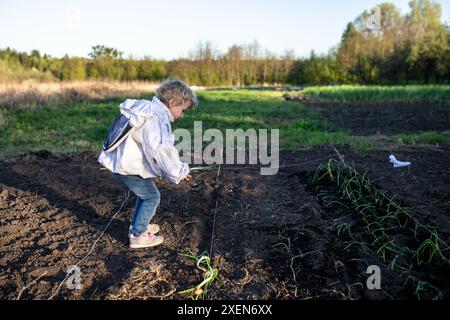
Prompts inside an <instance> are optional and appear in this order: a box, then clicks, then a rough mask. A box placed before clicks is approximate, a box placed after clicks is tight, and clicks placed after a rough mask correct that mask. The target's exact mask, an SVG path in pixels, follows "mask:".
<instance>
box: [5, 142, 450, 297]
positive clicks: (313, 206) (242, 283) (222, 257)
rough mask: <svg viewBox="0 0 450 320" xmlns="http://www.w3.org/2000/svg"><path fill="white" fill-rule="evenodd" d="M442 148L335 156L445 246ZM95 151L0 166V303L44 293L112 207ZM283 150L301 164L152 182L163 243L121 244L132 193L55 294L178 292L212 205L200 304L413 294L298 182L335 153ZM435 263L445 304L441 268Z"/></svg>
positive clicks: (115, 203)
mask: <svg viewBox="0 0 450 320" xmlns="http://www.w3.org/2000/svg"><path fill="white" fill-rule="evenodd" d="M449 151H450V150H448V149H434V150H428V151H419V150H411V151H399V152H397V153H394V154H395V155H396V156H397V158H398V159H400V160H407V161H411V162H412V166H411V167H409V168H400V169H393V168H392V166H391V164H390V163H389V162H388V156H389V153H390V152H392V151H389V152H388V151H386V152H384V151H378V152H371V153H343V155H344V156H345V159H346V161H347V162H348V163H349V164H350V163H354V165H355V167H356V168H358V169H360V170H361V171H364V170H368V171H369V177H370V178H371V179H372V180H373V181H374V182H375V184H376V185H377V186H378V187H380V188H382V189H383V190H385V191H386V192H389V193H397V194H399V195H400V197H401V198H402V200H403V201H404V203H406V204H407V205H408V206H410V207H413V208H415V211H416V215H417V216H416V218H417V219H419V220H420V221H421V222H423V223H427V224H429V225H434V226H437V228H438V232H439V235H440V237H441V238H442V239H443V240H444V241H446V242H447V243H449V241H450V217H449V212H450V166H449V163H450V152H449ZM96 157H97V154H95V153H92V152H86V153H79V154H71V155H57V154H51V153H49V152H47V151H41V152H36V153H30V154H25V155H21V156H17V157H14V158H10V159H7V160H4V161H1V162H0V220H1V226H0V239H1V240H0V241H1V247H0V248H1V249H0V252H1V254H0V299H15V298H16V297H17V296H18V294H19V291H20V288H22V287H23V286H25V285H27V284H30V286H29V288H27V289H26V290H24V291H23V294H22V296H21V298H22V299H47V298H49V297H50V296H51V295H52V293H53V292H55V290H56V288H57V286H58V284H59V282H60V281H61V280H62V279H63V278H64V276H65V272H66V271H67V267H68V266H69V265H72V264H75V263H76V262H78V261H79V260H80V259H81V258H82V257H83V256H85V255H86V254H87V252H88V251H89V250H90V248H91V246H92V244H93V242H94V241H95V239H97V237H98V236H99V235H100V233H101V231H102V229H103V227H104V226H105V225H106V224H107V223H108V221H109V220H110V218H111V217H112V215H113V214H114V212H116V211H117V209H118V208H119V206H120V204H121V203H122V201H123V200H124V198H125V193H126V190H125V189H124V187H122V185H120V184H119V183H118V182H117V181H116V180H115V179H114V178H113V177H112V175H111V174H110V173H109V172H108V171H107V170H102V169H101V167H100V165H99V164H98V163H97V161H96ZM280 157H281V161H280V164H281V165H292V164H298V163H303V164H301V165H293V166H288V167H285V168H282V169H280V171H279V172H278V174H277V175H274V176H261V175H260V174H259V170H255V169H254V168H253V169H252V168H244V167H240V168H236V166H233V167H229V166H228V167H227V166H222V167H221V170H220V175H219V177H218V179H217V183H216V176H217V170H210V171H207V172H203V171H199V172H196V173H194V174H193V179H192V181H191V182H189V183H187V182H182V183H181V184H180V185H171V184H169V183H167V182H165V181H162V180H158V181H157V185H158V187H159V188H160V191H161V195H162V200H161V205H160V207H159V208H158V211H157V214H156V216H155V219H154V221H153V222H155V223H158V224H160V226H161V234H162V235H164V236H165V238H166V241H165V243H164V244H163V245H162V246H159V247H156V248H154V249H143V250H135V251H133V250H131V249H129V248H128V237H127V230H128V225H129V221H130V216H131V214H132V211H133V205H134V200H135V199H134V197H131V198H130V199H129V200H128V201H127V202H126V204H125V206H124V208H123V209H122V211H121V213H120V214H119V215H118V216H117V217H116V219H115V220H114V221H113V222H112V224H111V225H110V226H109V228H108V229H107V231H106V233H105V235H104V236H103V237H102V238H101V239H100V241H99V242H98V243H97V246H96V247H95V249H94V250H93V252H92V254H91V255H90V256H89V258H88V259H87V260H86V261H84V262H83V263H82V264H81V265H80V268H81V277H82V286H83V287H82V289H80V290H69V289H67V288H66V286H65V285H63V286H62V288H61V291H60V292H59V294H58V295H57V299H105V298H111V297H116V298H117V296H118V294H119V293H120V292H124V288H125V287H126V288H128V289H127V290H129V291H130V290H131V291H133V290H136V291H139V290H140V291H139V292H140V294H139V297H140V298H158V297H164V298H166V299H185V298H187V296H186V295H180V294H178V293H176V292H178V291H180V290H183V289H186V288H189V287H191V286H193V285H195V284H198V283H199V282H200V281H201V280H202V275H201V274H200V273H198V272H197V271H196V269H195V267H194V264H193V262H192V261H189V260H187V259H186V258H184V257H181V256H180V255H179V254H181V253H186V252H187V251H188V250H192V251H193V252H195V253H201V252H203V251H205V250H207V251H209V249H210V246H211V234H212V225H213V216H214V215H213V213H214V209H215V206H216V203H217V212H216V224H215V232H214V238H213V247H212V249H213V250H212V254H213V264H214V266H215V267H217V268H218V270H219V278H220V280H221V282H220V283H219V282H216V283H215V284H214V285H213V286H212V288H211V290H210V291H209V295H208V298H209V299H291V298H297V299H311V298H313V299H364V298H367V299H404V298H414V292H411V290H410V289H408V287H404V288H403V287H402V286H401V284H402V283H403V282H404V280H405V279H403V278H402V277H401V275H400V274H399V273H398V272H395V271H390V270H387V269H386V266H385V265H384V264H383V263H382V262H381V261H380V260H379V259H378V260H377V259H376V257H372V256H365V255H364V254H363V253H362V252H361V251H359V250H358V249H351V250H350V251H347V250H345V249H344V247H345V246H344V242H343V239H342V238H341V237H340V236H338V233H337V230H336V228H335V226H336V224H337V223H338V222H340V221H341V222H342V221H347V222H349V223H353V222H355V221H356V219H357V218H356V217H354V216H353V215H352V213H351V212H350V213H349V212H347V213H346V214H342V215H341V214H338V213H336V212H330V211H329V210H326V209H325V208H323V207H322V206H321V204H320V203H319V202H318V200H317V197H316V195H315V194H313V193H311V192H310V191H309V190H308V188H306V184H307V177H308V175H309V174H311V173H312V172H314V170H315V169H316V168H317V166H318V165H319V164H321V163H326V159H323V158H327V157H328V158H334V159H337V156H336V154H335V153H334V152H333V151H332V150H331V149H330V148H326V147H324V148H319V149H312V150H298V151H284V152H282V153H281V155H280ZM320 158H322V160H320V161H314V160H316V159H320ZM305 162H306V163H305ZM448 253H449V252H448V251H447V252H446V254H448ZM299 255H302V256H299ZM370 264H377V265H379V266H380V267H381V270H382V290H375V291H374V290H368V289H366V285H365V284H366V279H367V277H368V275H367V274H365V271H366V270H365V268H366V267H367V265H370ZM140 270H141V271H140ZM142 270H147V271H145V275H146V278H145V279H146V287H145V288H146V289H145V290H144V289H142V288H143V285H144V284H143V283H142V282H141V283H138V282H135V281H136V277H139V274H140V272H141V273H142V274H144V271H142ZM155 270H157V271H158V272H156V271H155ZM432 270H433V272H434V273H436V277H437V278H438V282H437V285H439V286H440V290H442V293H443V295H444V298H447V299H448V298H449V289H450V286H449V285H450V283H449V279H448V274H449V273H448V270H441V269H438V268H436V269H432ZM45 271H47V274H46V275H45V276H43V277H42V278H40V279H39V280H38V281H37V282H36V283H32V281H33V280H34V279H36V278H37V277H39V276H40V275H42V274H43V273H44V272H45ZM152 271H154V274H153V273H151V272H152ZM445 272H446V273H445ZM136 274H137V276H136ZM149 277H150V278H151V277H155V279H153V280H154V281H153V282H152V281H151V279H149ZM158 277H160V278H158ZM294 277H295V278H294ZM132 279H134V280H132ZM132 281H134V282H132ZM119 296H120V294H119ZM122 296H124V297H125V295H122Z"/></svg>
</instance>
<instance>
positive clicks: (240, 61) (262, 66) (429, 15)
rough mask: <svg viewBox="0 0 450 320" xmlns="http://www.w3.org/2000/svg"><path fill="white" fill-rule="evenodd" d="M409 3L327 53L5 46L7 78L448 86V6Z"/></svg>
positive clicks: (423, 0)
mask: <svg viewBox="0 0 450 320" xmlns="http://www.w3.org/2000/svg"><path fill="white" fill-rule="evenodd" d="M409 6H410V10H409V12H408V13H406V14H405V15H401V14H400V11H399V9H398V8H397V7H395V5H393V4H391V3H382V4H380V5H378V6H377V7H375V8H372V9H371V10H368V11H365V12H363V13H361V14H360V15H359V16H358V17H356V19H355V20H354V21H352V22H350V23H348V25H347V27H346V28H345V30H344V32H343V34H342V37H341V39H340V42H339V44H338V45H337V46H336V47H334V48H332V49H331V50H330V51H329V52H328V53H326V54H321V55H318V54H316V53H314V52H311V54H310V55H309V56H308V57H303V58H296V57H295V55H294V53H293V52H292V51H286V52H285V53H284V54H283V55H276V54H273V53H271V52H270V51H269V50H265V49H263V48H261V46H260V45H259V44H258V43H257V42H256V41H255V42H253V43H251V44H247V45H233V46H231V47H229V48H228V50H227V51H226V52H224V53H220V52H219V51H218V50H217V49H216V48H215V47H214V45H213V44H212V43H211V42H200V43H198V44H197V45H196V47H195V48H194V50H193V51H192V52H190V53H189V55H188V57H186V58H180V59H174V60H170V61H166V60H158V59H152V58H151V57H144V58H143V59H133V58H131V57H130V58H124V57H123V52H120V51H119V50H117V49H114V48H109V47H105V46H102V45H97V46H94V47H92V51H91V52H90V53H89V57H88V58H82V57H69V56H65V57H63V58H55V57H51V56H49V55H46V54H44V55H41V53H40V52H39V51H38V50H33V51H32V52H31V53H26V52H17V51H16V50H13V49H10V48H6V49H2V50H0V78H1V75H2V74H3V78H5V74H9V75H10V77H12V78H13V77H14V74H20V73H23V74H26V76H27V77H33V75H39V77H41V78H48V79H59V80H85V79H101V80H121V81H132V80H146V81H155V82H157V81H161V80H163V79H165V78H167V77H170V76H174V77H178V78H181V79H183V80H185V81H186V82H188V83H190V84H193V85H203V86H244V85H252V84H293V85H328V84H332V83H343V84H344V83H345V84H347V83H348V84H356V83H359V84H412V83H448V82H449V80H450V26H449V25H447V24H445V23H444V22H442V21H441V5H440V4H439V3H438V2H437V1H433V0H412V1H410V4H409Z"/></svg>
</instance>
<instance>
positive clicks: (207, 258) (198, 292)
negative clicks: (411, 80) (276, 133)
mask: <svg viewBox="0 0 450 320" xmlns="http://www.w3.org/2000/svg"><path fill="white" fill-rule="evenodd" d="M330 157H331V155H328V156H325V157H321V158H318V159H313V160H308V161H304V162H301V163H294V164H289V165H282V166H279V167H278V168H289V167H295V166H299V165H304V164H307V163H312V162H317V161H322V160H325V159H328V158H330ZM43 160H45V161H47V162H50V163H53V164H57V165H63V166H69V167H83V168H91V169H96V170H98V169H102V168H101V167H96V166H90V165H82V164H67V163H64V164H62V163H59V162H56V161H52V160H49V159H44V158H43ZM214 166H215V165H210V166H205V167H193V168H191V171H203V170H209V169H212V168H214ZM226 169H231V170H237V169H259V167H255V166H240V167H226ZM220 170H221V164H219V166H218V169H217V174H216V185H217V184H218V179H219V175H220ZM129 196H130V190H128V192H127V194H126V198H125V200H124V201H123V202H122V204H121V205H120V207H119V210H118V211H117V212H116V213H114V215H113V216H112V217H111V219H110V220H109V222H108V223H107V225H106V226H105V228H104V229H103V231H102V233H101V234H100V236H99V237H98V238H97V239H96V240H95V241H94V243H93V245H92V247H91V249H90V250H89V252H88V253H87V254H86V256H84V257H83V258H82V259H81V260H80V261H78V262H77V263H76V264H75V265H74V266H73V267H72V268H71V269H70V270H69V271H68V272H67V274H66V276H65V278H64V279H63V280H62V281H61V282H60V283H59V285H58V287H57V289H56V291H55V292H54V293H53V294H52V295H51V296H50V297H49V298H48V300H51V299H53V298H54V297H55V296H56V295H57V294H58V292H59V290H60V289H61V286H62V285H63V283H64V282H65V281H66V280H67V278H68V277H69V276H70V274H71V273H72V272H73V270H74V269H75V268H76V267H77V266H79V265H80V264H81V263H82V262H83V261H85V260H86V259H87V258H88V257H89V256H90V254H91V253H92V251H93V250H94V248H95V246H96V245H97V242H98V241H99V240H100V238H101V237H102V236H103V234H104V233H105V232H106V230H107V229H108V227H109V226H110V224H111V223H112V221H113V220H114V218H115V217H116V216H117V215H118V214H119V213H120V211H121V210H122V207H123V206H124V204H125V203H126V201H127V200H128V198H129ZM218 204H219V197H216V203H215V207H214V210H213V212H214V214H213V225H212V232H211V245H210V249H209V255H208V253H207V252H204V253H202V254H201V255H200V256H195V255H193V254H192V253H189V254H183V256H185V257H188V258H190V259H193V260H195V261H196V262H197V264H196V266H197V268H198V269H199V270H201V271H203V272H204V280H203V281H202V282H201V283H200V284H198V285H197V286H195V287H193V288H190V289H187V290H184V291H181V292H179V293H181V294H182V293H189V292H192V291H194V294H195V295H194V296H191V298H192V299H195V300H197V299H198V298H199V297H200V296H202V295H203V296H204V295H205V294H206V292H207V287H208V286H209V285H210V284H211V283H212V282H213V281H214V280H215V279H216V278H217V275H218V270H217V269H215V268H213V267H212V266H211V259H212V256H213V246H214V233H215V226H216V218H217V207H218ZM202 265H204V266H205V267H202ZM41 277H42V276H41ZM37 280H38V279H35V281H34V282H36V281H37ZM34 282H33V283H34ZM30 285H31V284H30ZM203 287H204V289H203ZM25 289H26V287H25V288H23V290H25ZM22 292H23V291H22ZM22 292H21V293H22ZM20 296H21V294H20V295H19V297H20Z"/></svg>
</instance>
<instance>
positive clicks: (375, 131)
mask: <svg viewBox="0 0 450 320" xmlns="http://www.w3.org/2000/svg"><path fill="white" fill-rule="evenodd" d="M289 100H296V99H295V97H290V98H289ZM299 102H300V103H302V104H304V105H305V106H307V107H308V109H311V110H313V111H316V112H318V113H319V114H320V115H321V117H322V118H323V119H324V120H325V121H326V122H327V123H328V124H329V125H330V128H331V129H348V130H349V131H350V133H351V134H352V135H359V136H370V135H386V136H388V135H393V134H400V133H404V134H414V133H420V132H427V131H438V132H449V130H450V101H449V100H442V101H435V102H430V101H422V102H421V101H393V102H369V101H355V102H349V101H346V102H332V101H319V100H314V99H310V100H299Z"/></svg>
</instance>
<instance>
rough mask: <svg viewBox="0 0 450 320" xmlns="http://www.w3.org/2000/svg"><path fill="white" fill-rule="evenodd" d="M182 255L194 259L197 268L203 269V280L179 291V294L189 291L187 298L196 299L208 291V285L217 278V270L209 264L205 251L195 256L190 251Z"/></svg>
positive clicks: (209, 259) (209, 260)
mask: <svg viewBox="0 0 450 320" xmlns="http://www.w3.org/2000/svg"><path fill="white" fill-rule="evenodd" d="M181 255H182V256H184V257H187V258H189V259H191V260H194V261H195V262H196V263H197V269H199V270H201V271H203V281H202V282H200V283H199V284H198V285H196V286H194V287H192V288H189V289H186V290H183V291H180V292H179V293H180V294H185V293H191V292H193V295H191V296H190V297H189V298H190V299H192V300H198V299H199V298H200V297H202V298H203V297H205V295H206V293H207V292H208V287H209V286H210V285H211V284H212V283H213V282H214V280H215V279H216V278H217V275H218V273H219V271H218V270H217V269H216V268H213V267H212V266H211V258H210V257H209V256H208V253H207V252H203V253H202V254H200V255H198V256H196V255H195V254H193V253H192V252H189V253H184V254H181Z"/></svg>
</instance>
